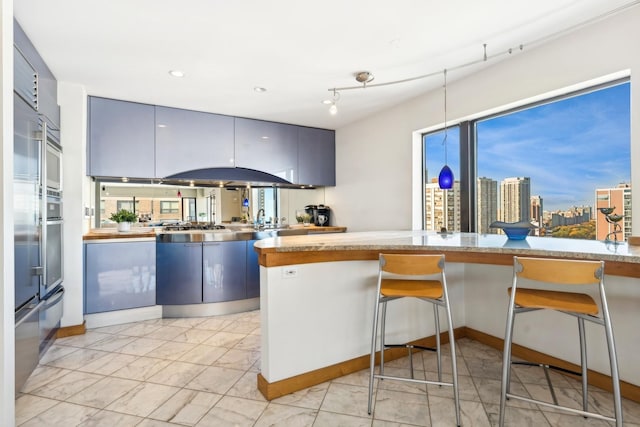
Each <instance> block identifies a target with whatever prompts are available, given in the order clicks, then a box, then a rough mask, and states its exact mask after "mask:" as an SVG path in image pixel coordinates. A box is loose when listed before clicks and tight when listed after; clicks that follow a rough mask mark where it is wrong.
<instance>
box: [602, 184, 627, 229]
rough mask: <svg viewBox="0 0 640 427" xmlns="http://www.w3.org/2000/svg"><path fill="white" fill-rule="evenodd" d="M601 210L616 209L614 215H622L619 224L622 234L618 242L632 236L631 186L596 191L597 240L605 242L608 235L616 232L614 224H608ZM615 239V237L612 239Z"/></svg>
mask: <svg viewBox="0 0 640 427" xmlns="http://www.w3.org/2000/svg"><path fill="white" fill-rule="evenodd" d="M600 208H615V210H614V213H617V214H618V215H622V216H623V218H622V219H621V220H620V222H618V224H620V228H621V231H622V233H620V234H619V235H618V236H617V237H618V240H621V241H622V240H627V238H628V237H629V236H631V185H630V184H626V183H623V184H620V185H618V186H617V187H616V188H598V189H596V212H595V213H594V215H595V217H596V240H604V239H605V238H606V237H607V235H608V234H609V233H611V232H613V231H614V226H613V224H611V223H609V222H607V220H606V218H605V216H604V215H603V214H602V213H600V211H599V209H600ZM611 239H613V237H611Z"/></svg>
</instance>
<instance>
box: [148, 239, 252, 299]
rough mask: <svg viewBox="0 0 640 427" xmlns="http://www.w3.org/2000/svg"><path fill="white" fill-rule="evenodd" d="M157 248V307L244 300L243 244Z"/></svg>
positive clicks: (245, 272)
mask: <svg viewBox="0 0 640 427" xmlns="http://www.w3.org/2000/svg"><path fill="white" fill-rule="evenodd" d="M157 245H158V249H157V257H156V263H157V271H158V281H157V299H156V302H157V304H159V305H180V304H200V303H203V302H205V303H212V302H224V301H235V300H241V299H245V298H247V286H246V283H247V241H246V240H239V241H227V242H204V243H200V242H197V243H158V244H157ZM252 249H253V247H252Z"/></svg>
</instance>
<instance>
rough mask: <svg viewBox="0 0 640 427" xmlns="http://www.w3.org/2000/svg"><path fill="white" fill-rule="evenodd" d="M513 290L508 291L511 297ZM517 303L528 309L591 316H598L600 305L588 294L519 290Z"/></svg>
mask: <svg viewBox="0 0 640 427" xmlns="http://www.w3.org/2000/svg"><path fill="white" fill-rule="evenodd" d="M511 289H512V288H509V289H508V293H509V296H511ZM515 303H516V305H518V306H520V307H526V308H540V309H548V310H558V311H570V312H573V313H582V314H588V315H590V316H596V315H597V314H598V305H597V304H596V302H595V301H594V299H593V298H591V297H590V296H589V295H587V294H578V293H573V292H561V291H546V290H541V289H527V288H518V292H517V293H516V299H515Z"/></svg>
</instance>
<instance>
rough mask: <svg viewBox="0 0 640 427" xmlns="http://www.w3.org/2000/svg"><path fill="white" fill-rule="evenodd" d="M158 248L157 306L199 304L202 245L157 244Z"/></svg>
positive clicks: (200, 297)
mask: <svg viewBox="0 0 640 427" xmlns="http://www.w3.org/2000/svg"><path fill="white" fill-rule="evenodd" d="M157 246H158V248H157V255H156V269H157V271H158V282H157V287H158V290H157V298H156V302H157V304H160V305H176V304H200V303H201V302H202V243H158V244H157Z"/></svg>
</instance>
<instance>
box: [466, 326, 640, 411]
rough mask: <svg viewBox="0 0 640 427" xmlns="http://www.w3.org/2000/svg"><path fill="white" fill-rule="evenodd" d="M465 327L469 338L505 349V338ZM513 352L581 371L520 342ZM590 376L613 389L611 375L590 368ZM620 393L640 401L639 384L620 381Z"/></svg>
mask: <svg viewBox="0 0 640 427" xmlns="http://www.w3.org/2000/svg"><path fill="white" fill-rule="evenodd" d="M465 329H466V331H465V336H466V337H467V338H471V339H472V340H474V341H478V342H480V343H482V344H485V345H487V346H489V347H493V348H495V349H496V350H499V351H500V352H502V351H503V350H504V340H503V339H502V338H497V337H494V336H493V335H489V334H485V333H484V332H480V331H477V330H475V329H472V328H468V327H465ZM511 353H512V354H513V355H514V356H516V357H519V358H520V359H524V360H526V361H528V362H534V363H542V364H546V365H552V366H557V367H559V368H562V369H568V370H570V371H574V372H579V371H580V366H579V365H576V364H574V363H571V362H567V361H566V360H562V359H558V358H557V357H553V356H549V355H548V354H545V353H541V352H539V351H537V350H533V349H530V348H527V347H524V346H521V345H518V344H513V345H512V346H511ZM558 372H560V373H561V374H564V375H567V376H570V377H572V378H577V379H579V378H580V377H579V376H577V375H571V374H569V373H565V372H561V371H558ZM588 377H589V378H588V379H589V384H590V385H592V386H595V387H598V388H600V389H602V390H606V391H609V392H611V391H612V386H611V376H610V375H605V374H602V373H600V372H596V371H592V370H591V369H589V372H588ZM620 393H621V394H622V397H624V398H626V399H629V400H633V401H634V402H640V387H638V386H637V385H634V384H631V383H628V382H625V381H620Z"/></svg>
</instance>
